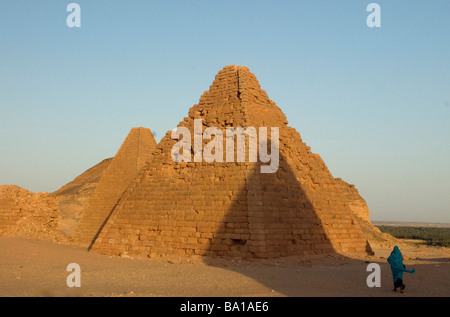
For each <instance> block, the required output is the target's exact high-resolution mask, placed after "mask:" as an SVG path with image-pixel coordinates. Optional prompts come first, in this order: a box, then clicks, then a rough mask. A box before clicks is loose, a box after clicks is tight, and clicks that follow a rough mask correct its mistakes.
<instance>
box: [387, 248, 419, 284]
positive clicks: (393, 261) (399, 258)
mask: <svg viewBox="0 0 450 317" xmlns="http://www.w3.org/2000/svg"><path fill="white" fill-rule="evenodd" d="M387 261H388V263H389V264H390V265H391V271H392V278H393V279H394V283H395V282H396V281H397V280H398V279H399V278H401V279H402V280H403V272H408V273H414V272H415V270H407V269H406V268H405V266H404V265H403V255H402V253H401V252H400V249H399V248H398V246H395V247H394V250H393V251H392V253H391V255H390V256H389V257H388V259H387Z"/></svg>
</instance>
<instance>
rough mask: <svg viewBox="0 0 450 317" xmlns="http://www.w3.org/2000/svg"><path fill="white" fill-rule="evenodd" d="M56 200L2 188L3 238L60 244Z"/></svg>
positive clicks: (0, 232) (62, 238) (0, 218)
mask: <svg viewBox="0 0 450 317" xmlns="http://www.w3.org/2000/svg"><path fill="white" fill-rule="evenodd" d="M57 209H58V208H57V205H56V202H55V200H54V199H53V198H52V197H50V196H49V195H48V194H47V193H33V192H30V191H28V190H26V189H23V188H21V187H19V186H16V185H4V186H0V236H6V237H21V238H29V239H37V240H47V241H56V242H61V241H65V236H64V235H63V234H62V233H61V232H60V231H59V230H58V212H57Z"/></svg>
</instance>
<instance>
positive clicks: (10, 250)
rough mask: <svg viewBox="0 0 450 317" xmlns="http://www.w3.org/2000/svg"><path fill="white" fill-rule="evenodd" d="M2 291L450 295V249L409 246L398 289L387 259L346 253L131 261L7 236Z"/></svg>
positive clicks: (383, 253)
mask: <svg viewBox="0 0 450 317" xmlns="http://www.w3.org/2000/svg"><path fill="white" fill-rule="evenodd" d="M0 249H1V250H2V252H1V254H0V285H1V286H0V296H13V297H16V296H95V297H97V296H167V297H173V296H176V297H179V296H183V297H184V296H187V297H204V296H209V297H210V296H212V297H224V296H238V297H240V296H245V297H248V296H258V297H259V296H265V297H272V296H289V297H298V296H326V297H328V296H346V297H347V296H364V297H366V296H376V297H380V296H382V297H392V296H394V297H395V296H403V297H407V296H427V297H428V296H432V297H442V296H450V249H446V248H424V247H421V248H410V249H408V250H403V254H404V256H405V258H406V259H405V264H406V265H407V267H408V268H410V267H415V268H416V274H414V275H411V274H405V284H406V290H405V293H403V294H400V293H395V292H393V291H392V279H391V272H390V269H389V266H388V264H387V263H386V257H387V256H388V255H389V252H390V250H384V249H381V250H375V256H373V257H369V256H367V257H365V258H364V257H363V258H355V257H353V258H349V257H344V256H340V255H329V256H320V257H319V256H316V257H308V258H301V259H300V258H288V259H279V260H270V261H268V260H266V261H254V262H247V261H237V260H233V261H231V260H228V261H226V260H223V259H220V260H219V259H198V258H197V259H190V260H186V259H184V260H180V259H177V258H165V259H148V258H145V259H130V258H116V257H109V256H105V255H100V254H94V253H88V252H87V251H86V250H84V249H83V248H80V247H74V246H68V245H62V244H55V243H50V242H44V241H36V240H27V239H21V238H0ZM74 262H75V263H78V264H79V265H80V267H81V287H80V288H69V287H67V285H66V278H67V276H68V275H69V272H66V267H67V265H68V264H69V263H74ZM370 262H377V263H380V265H381V287H380V288H369V287H368V286H367V285H366V278H367V276H368V275H369V272H366V268H367V265H368V263H370Z"/></svg>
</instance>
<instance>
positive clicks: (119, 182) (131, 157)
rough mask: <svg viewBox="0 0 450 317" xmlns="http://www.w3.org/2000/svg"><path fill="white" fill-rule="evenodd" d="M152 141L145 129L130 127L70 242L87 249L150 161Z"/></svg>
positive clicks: (152, 148)
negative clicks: (139, 172)
mask: <svg viewBox="0 0 450 317" xmlns="http://www.w3.org/2000/svg"><path fill="white" fill-rule="evenodd" d="M155 147H156V141H155V139H154V137H153V135H152V133H151V131H150V129H147V128H133V129H131V131H130V132H129V134H128V136H127V138H126V139H125V141H124V142H123V144H122V146H121V147H120V149H119V151H118V152H117V154H116V155H115V157H114V159H113V160H112V161H111V163H110V164H109V166H108V168H107V169H106V170H105V172H104V173H103V175H102V178H101V180H100V181H99V183H98V185H97V187H96V189H95V191H94V193H93V194H92V197H91V198H90V200H89V203H88V204H87V206H86V208H85V210H84V211H83V216H82V218H81V220H80V222H79V224H78V226H77V229H76V231H75V233H74V235H73V239H72V240H73V242H74V243H75V244H78V245H82V246H89V245H90V244H91V243H92V241H93V239H94V238H95V237H96V235H97V234H98V232H99V230H100V228H101V227H102V226H103V224H104V222H105V220H106V219H107V217H108V216H109V214H110V213H111V211H112V209H113V208H114V206H115V205H116V204H117V202H118V201H119V199H120V197H121V196H122V195H123V193H124V191H125V190H126V188H127V187H128V186H129V185H130V183H131V182H132V181H133V179H134V178H135V177H136V175H137V173H138V171H139V170H140V169H141V168H142V167H143V166H144V164H145V163H146V162H147V161H148V160H150V158H151V156H152V153H153V151H154V149H155Z"/></svg>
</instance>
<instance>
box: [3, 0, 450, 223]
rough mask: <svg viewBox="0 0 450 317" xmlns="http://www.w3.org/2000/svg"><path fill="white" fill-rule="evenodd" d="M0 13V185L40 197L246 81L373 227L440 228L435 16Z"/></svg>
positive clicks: (152, 8) (448, 14)
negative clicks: (349, 187) (71, 22)
mask: <svg viewBox="0 0 450 317" xmlns="http://www.w3.org/2000/svg"><path fill="white" fill-rule="evenodd" d="M70 2H72V1H63V0H51V1H49V0H40V1H30V0H1V1H0V149H1V152H0V154H1V155H0V184H16V185H19V186H21V187H24V188H26V189H28V190H31V191H34V192H39V191H47V192H52V191H54V190H56V189H58V188H59V187H61V186H62V185H64V184H66V183H68V182H69V181H71V180H73V179H74V178H75V177H76V176H78V175H79V174H81V173H82V172H84V171H85V170H86V169H88V168H90V167H92V166H93V165H95V164H97V163H99V162H100V161H101V160H103V159H105V158H108V157H112V156H114V155H115V153H116V152H117V150H118V148H119V147H120V145H121V143H122V142H123V140H124V139H125V137H126V136H127V134H128V132H129V131H130V129H131V128H132V127H138V126H144V127H148V128H150V129H151V130H152V131H153V132H154V133H155V134H156V135H155V138H156V139H157V141H159V140H160V138H161V137H162V136H163V135H164V134H165V132H166V131H167V130H171V129H173V128H174V127H175V126H176V125H177V124H178V123H179V122H180V121H182V120H183V118H184V117H185V116H187V112H188V110H189V108H190V107H191V106H192V105H194V104H196V103H198V100H199V98H200V95H201V94H202V93H203V92H204V91H205V90H208V89H209V85H210V84H211V83H212V81H213V79H214V76H215V74H216V73H217V72H218V71H219V70H220V69H222V67H223V66H225V65H230V64H236V65H244V66H247V67H249V68H250V70H251V71H252V72H253V73H254V74H255V75H256V76H257V78H258V80H259V82H260V84H261V86H262V88H263V89H265V90H266V92H267V93H268V95H269V97H270V98H271V99H272V100H273V101H274V102H276V103H277V105H278V106H279V107H280V108H281V109H282V110H283V112H284V113H285V114H286V116H287V118H288V121H289V125H290V126H292V127H294V128H295V129H296V130H297V131H299V132H300V135H301V136H302V139H303V141H304V142H306V143H307V144H308V145H309V146H311V150H312V151H313V152H315V153H318V154H320V156H321V157H322V158H323V160H324V161H325V164H327V166H328V168H329V170H330V171H331V173H332V174H333V176H334V177H341V178H342V179H344V180H345V181H347V182H349V183H351V184H355V185H356V187H357V188H358V190H359V192H360V194H361V195H362V196H363V197H364V198H365V200H366V201H367V203H368V205H369V209H370V210H371V218H372V220H392V221H425V222H450V193H449V192H450V140H449V138H450V35H449V34H450V1H448V0H433V1H422V0H409V1H401V0H396V1H392V0H389V1H377V3H378V4H379V5H380V7H381V16H380V17H381V27H380V28H369V27H368V26H367V24H366V18H367V16H368V15H369V14H370V13H369V12H367V11H366V7H367V5H368V4H369V3H370V2H375V1H363V0H333V1H332V0H328V1H324V0H314V1H313V0H311V1H299V0H295V1H285V0H283V1H275V0H272V1H264V0H258V1H249V0H239V1H235V0H226V1H215V0H208V1H194V0H185V1H181V0H180V1H148V0H143V1H137V0H130V1H119V0H116V1H104V0H89V1H86V0H85V1H82V0H79V1H73V2H76V3H78V4H79V5H80V7H81V28H69V27H68V26H67V24H66V19H67V16H68V15H69V14H70V13H69V12H66V7H67V5H68V4H69V3H70Z"/></svg>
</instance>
